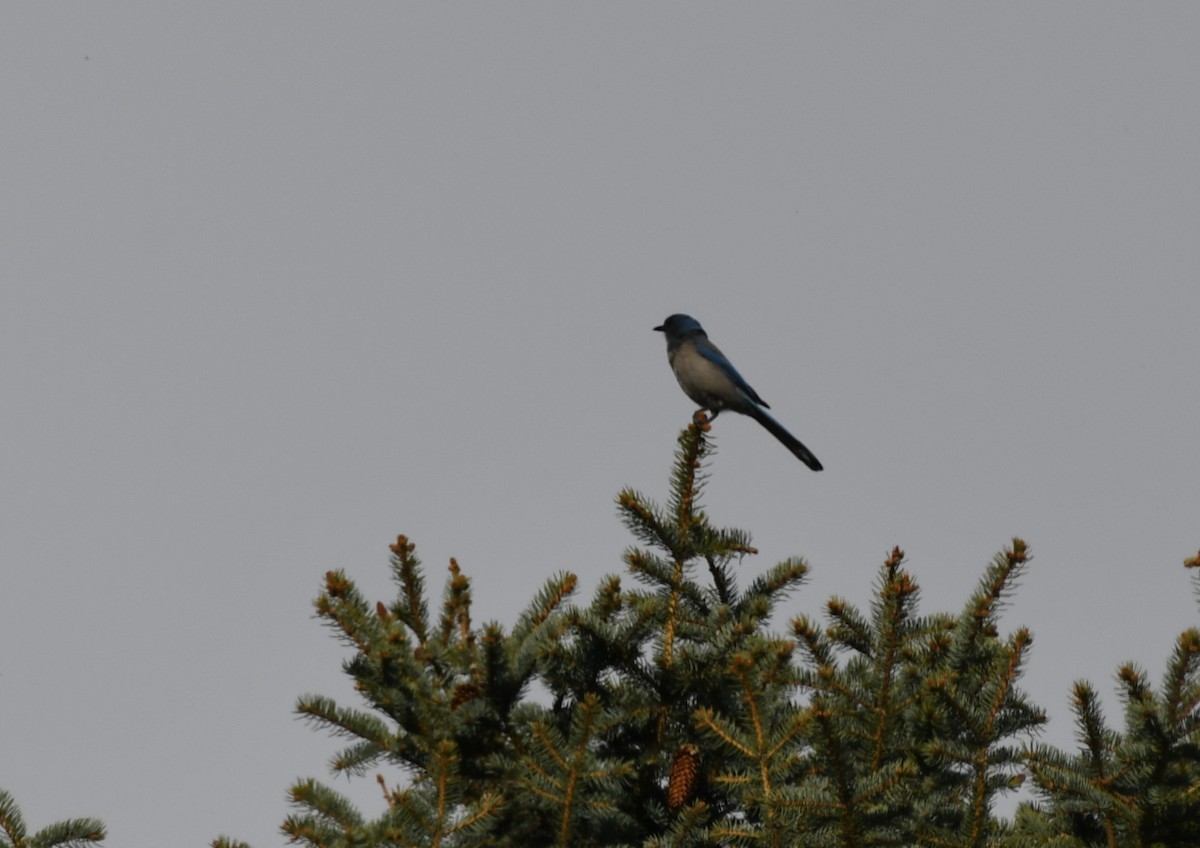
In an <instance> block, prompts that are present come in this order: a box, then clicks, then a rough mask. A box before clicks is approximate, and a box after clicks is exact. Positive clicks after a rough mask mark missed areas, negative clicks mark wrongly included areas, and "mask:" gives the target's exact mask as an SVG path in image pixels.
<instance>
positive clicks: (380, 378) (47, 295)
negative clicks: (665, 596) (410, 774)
mask: <svg viewBox="0 0 1200 848" xmlns="http://www.w3.org/2000/svg"><path fill="white" fill-rule="evenodd" d="M1198 40H1200V5H1198V4H1195V3H1160V4H1154V5H1153V6H1146V5H1141V4H1124V5H1114V4H1105V3H1088V4H1081V3H1004V4H990V5H986V6H985V5H984V4H949V3H943V4H932V3H919V4H912V3H908V4H886V5H884V4H873V5H869V6H868V5H860V4H849V3H827V4H782V3H780V4H753V5H748V4H722V5H713V4H703V3H701V4H686V5H684V4H613V3H608V4H590V5H582V4H549V3H547V4H534V5H531V4H512V3H509V4H486V5H485V4H393V3H363V4H351V5H347V4H332V3H331V4H314V3H304V2H298V3H245V2H217V0H208V2H205V3H191V4H183V3H128V2H111V3H52V4H51V3H26V4H20V5H14V6H10V7H9V8H7V9H6V11H5V24H4V27H3V28H2V29H0V96H2V98H3V101H2V109H0V138H2V140H3V141H2V145H3V146H2V149H3V156H2V157H0V198H2V199H0V216H2V218H0V232H3V240H2V246H0V271H2V274H3V282H2V284H0V393H2V394H0V397H2V399H3V424H2V429H0V450H2V454H0V462H2V467H0V498H2V501H0V522H2V524H0V533H2V536H0V543H2V548H0V552H2V556H3V563H2V567H3V589H2V594H0V787H3V788H5V789H7V790H8V791H10V792H12V793H13V794H14V795H15V797H16V799H17V801H18V803H19V804H20V805H21V806H22V808H23V810H24V811H25V813H26V817H27V818H28V820H29V822H30V824H32V825H35V826H42V825H44V824H47V823H49V822H51V821H55V820H58V819H60V818H65V817H68V816H80V815H95V816H99V817H101V818H102V819H104V821H105V822H106V823H107V824H108V826H109V828H110V834H111V837H110V840H109V841H110V843H111V844H113V845H120V846H129V848H152V846H161V845H169V844H176V845H186V844H192V845H198V844H203V843H204V842H206V841H207V840H209V839H211V838H212V837H213V836H215V835H217V834H218V833H228V834H232V835H235V836H238V837H240V838H244V839H247V840H250V841H252V842H253V843H255V844H256V845H258V846H260V848H265V846H269V845H279V844H282V842H283V839H282V837H280V836H279V835H278V834H277V827H278V825H279V823H280V821H281V820H282V818H283V816H284V815H285V814H286V812H287V808H286V805H285V802H284V792H285V789H286V787H287V786H288V784H289V783H290V782H291V781H292V780H293V779H294V778H296V777H297V776H316V777H319V778H321V779H324V780H328V779H329V778H328V773H327V770H326V763H327V760H328V757H329V756H330V755H331V754H332V753H333V752H334V751H335V750H337V747H338V744H337V743H336V742H335V741H333V740H329V739H327V738H325V737H323V736H321V735H318V734H316V733H313V732H312V731H311V730H309V729H308V728H306V727H305V726H304V725H302V724H300V723H298V722H296V721H295V720H293V719H292V717H291V712H290V711H291V708H292V705H293V703H294V701H295V699H296V697H297V696H298V695H299V694H301V693H304V692H317V693H323V694H329V695H333V696H335V697H338V698H339V699H341V700H343V701H345V702H347V703H354V698H353V695H352V693H351V692H350V688H349V686H348V684H347V683H346V682H345V680H344V679H343V677H342V675H341V673H340V670H339V663H340V661H341V659H342V658H343V657H344V656H345V652H344V651H343V649H342V648H341V647H340V646H339V645H338V644H337V643H335V642H334V640H333V639H332V638H330V635H329V634H328V633H327V632H326V631H324V630H323V629H322V628H320V627H319V626H318V625H317V624H316V623H315V622H314V621H313V619H312V618H311V605H310V602H311V599H312V598H313V597H314V596H315V594H316V593H317V591H318V590H319V588H320V583H321V575H322V574H323V573H324V571H326V570H327V569H329V568H336V567H344V568H346V569H348V570H349V571H350V573H351V574H352V575H353V576H354V577H355V579H357V580H359V581H360V582H361V584H362V585H363V587H364V589H365V590H366V591H367V593H368V595H369V596H371V597H377V598H383V597H389V596H390V588H389V583H388V572H387V567H386V562H387V545H388V544H389V543H390V542H391V541H392V540H393V539H394V537H395V535H396V534H397V533H400V532H403V533H407V534H408V535H410V536H411V537H412V538H413V539H414V540H415V541H416V543H417V544H418V550H419V552H420V554H421V555H422V558H423V559H424V561H425V563H426V565H427V566H428V567H429V568H430V570H431V575H430V583H431V586H432V587H433V588H434V591H435V593H440V589H441V582H442V579H443V575H444V573H445V572H444V568H445V563H446V560H447V558H448V557H449V556H456V557H458V559H459V562H460V563H461V564H462V566H463V568H464V569H465V570H466V571H467V573H468V574H469V575H470V576H471V577H472V578H473V579H474V581H475V584H474V585H475V587H476V597H477V599H478V604H477V609H476V616H475V617H476V620H484V619H489V618H495V619H499V620H501V621H504V622H506V623H511V621H512V620H513V617H514V616H515V614H516V612H517V610H519V609H520V608H522V607H523V606H524V605H525V603H526V601H527V600H528V598H529V597H530V596H531V595H532V593H533V592H534V591H535V590H536V588H537V587H538V586H540V585H541V583H542V582H543V581H544V579H545V578H546V577H547V576H549V575H551V574H553V573H555V572H557V571H559V570H562V569H569V570H572V571H575V572H576V573H578V574H579V575H580V576H581V578H582V588H581V597H582V598H588V597H590V595H591V593H592V591H593V590H594V587H595V585H596V583H597V582H598V580H599V578H600V577H601V576H602V575H603V574H605V573H609V572H613V571H621V570H622V567H621V563H620V561H619V557H620V554H621V551H622V549H623V548H624V547H625V546H626V545H627V544H630V543H631V542H632V540H631V539H630V538H629V537H628V535H627V534H626V533H625V531H624V530H623V529H622V527H621V526H620V525H619V523H618V521H617V519H616V517H615V511H614V508H613V503H612V499H613V497H614V495H615V494H616V493H617V491H618V490H619V489H620V488H621V487H622V486H626V485H630V486H634V487H636V488H638V489H640V490H642V491H645V492H647V493H648V494H651V495H652V496H654V497H657V498H662V497H664V496H665V494H666V491H667V474H668V471H669V469H670V463H671V459H672V450H673V448H674V439H675V436H676V434H677V432H678V430H679V428H681V427H682V426H684V425H685V424H686V423H687V421H688V417H689V416H690V414H691V411H692V406H691V404H690V402H689V401H688V400H687V399H686V398H685V397H684V395H683V394H682V393H681V392H680V391H679V389H678V387H677V386H676V384H675V381H674V379H673V378H672V377H671V374H670V372H669V370H668V368H667V364H666V358H665V355H664V351H663V344H662V339H661V337H660V336H659V335H657V334H655V333H653V332H651V328H652V327H653V326H655V325H656V324H658V323H659V322H661V320H662V319H663V318H664V317H665V316H666V315H667V314H669V313H671V312H677V311H684V312H689V313H691V314H692V315H694V316H696V317H697V318H698V319H699V320H700V321H701V322H702V323H703V324H704V325H705V327H706V328H707V329H708V331H709V333H710V334H711V336H712V337H713V339H714V340H716V341H717V343H718V344H720V345H721V346H722V348H723V349H724V350H725V352H726V353H727V354H729V355H730V357H731V358H732V359H733V361H734V362H735V363H736V364H737V365H738V367H739V368H740V369H741V371H742V372H743V373H744V374H745V375H746V376H747V378H748V379H749V380H750V382H751V383H752V384H753V385H754V387H755V388H756V389H758V391H759V392H760V393H761V394H762V395H763V396H764V397H765V398H766V399H767V400H768V401H770V403H771V405H772V407H773V408H774V410H775V411H776V412H777V413H778V416H779V418H780V419H781V420H782V421H783V422H784V423H785V424H786V425H787V426H788V427H789V428H791V429H792V430H794V431H795V432H796V433H797V435H799V436H800V437H801V438H802V439H803V440H804V441H805V442H806V443H807V444H808V446H809V447H811V448H812V450H813V451H814V452H815V453H816V455H817V456H818V457H820V458H821V460H822V462H824V464H825V467H826V470H825V471H824V472H823V473H821V474H813V473H811V472H809V471H808V470H807V469H805V468H804V467H803V466H801V465H800V464H799V463H798V462H796V461H795V460H794V459H793V458H792V457H791V456H790V455H789V454H788V453H787V452H786V451H785V450H784V449H783V448H782V447H781V446H780V445H778V444H777V443H776V442H775V441H774V440H773V439H772V438H770V436H769V435H767V434H766V433H765V432H764V431H762V430H761V429H760V428H759V427H758V426H757V425H756V424H755V423H754V422H753V421H750V420H748V419H744V418H739V417H737V416H732V415H731V416H729V417H728V418H726V417H722V418H721V420H719V421H718V422H717V424H716V426H715V434H716V438H717V442H718V445H719V449H720V450H719V454H718V455H717V456H716V458H715V460H714V462H713V465H712V480H711V483H710V486H709V488H708V490H707V500H706V504H707V506H708V508H709V510H710V512H711V514H712V516H713V517H714V519H715V520H716V521H717V522H718V523H721V524H725V525H731V526H739V527H743V528H745V529H748V530H749V531H751V532H752V533H753V534H754V539H755V542H756V544H757V545H758V546H759V548H760V549H761V551H762V553H761V556H760V557H759V558H757V559H756V560H751V561H747V562H745V563H744V564H743V566H742V568H743V569H745V570H746V572H747V573H752V572H753V571H754V570H757V569H761V568H762V567H764V566H766V565H768V564H771V563H774V562H776V561H777V560H779V559H782V558H784V557H786V556H790V555H802V556H805V557H807V558H808V559H809V561H810V563H811V565H812V567H813V570H814V572H813V577H812V580H811V583H810V585H809V586H808V588H807V590H806V591H804V592H802V593H800V594H799V595H798V596H796V597H795V598H794V599H793V600H792V602H791V604H790V607H789V609H788V611H787V612H788V615H791V614H795V613H798V612H801V611H807V612H814V613H815V612H818V611H819V609H820V607H821V604H822V603H823V601H824V600H825V599H826V598H828V596H829V595H831V594H835V593H836V594H840V595H844V596H846V597H848V598H850V599H851V600H853V601H855V602H858V603H866V602H867V601H868V600H869V592H870V587H871V584H872V582H873V580H874V577H875V574H876V571H877V568H878V566H879V564H880V562H881V561H882V560H883V557H884V555H885V553H886V552H887V551H888V550H889V549H890V547H891V546H892V545H896V544H898V545H900V546H902V547H903V548H904V549H905V550H906V551H907V553H908V557H909V562H910V566H911V568H912V569H913V571H914V572H915V573H916V575H917V577H918V579H919V580H920V581H921V582H922V584H923V585H924V587H925V594H924V609H925V610H926V611H934V610H938V609H952V610H957V609H959V608H960V606H961V605H962V603H963V602H964V601H965V599H966V597H967V595H968V593H969V592H970V591H971V589H972V588H973V587H974V585H975V582H976V581H977V579H978V577H979V574H980V572H981V570H982V568H983V566H984V565H985V564H986V563H987V561H988V560H989V559H990V558H991V557H992V555H993V554H994V553H995V552H996V551H997V550H999V549H1000V548H1001V547H1002V546H1004V545H1005V544H1006V543H1007V542H1008V540H1009V539H1010V538H1011V537H1012V536H1013V535H1021V536H1023V537H1024V538H1026V539H1027V540H1028V541H1029V542H1030V544H1031V546H1032V549H1033V552H1034V554H1035V560H1034V562H1033V565H1032V570H1031V572H1030V574H1029V576H1028V578H1027V580H1026V581H1025V585H1024V586H1023V589H1022V592H1021V594H1020V595H1019V596H1018V598H1017V600H1016V602H1015V604H1014V605H1013V607H1012V608H1011V609H1010V610H1009V611H1008V613H1007V614H1006V619H1005V620H1006V623H1007V624H1008V625H1010V629H1011V628H1015V627H1016V626H1018V625H1021V624H1026V625H1029V626H1030V627H1032V629H1033V631H1034V634H1035V646H1034V652H1033V656H1032V662H1031V665H1030V669H1029V673H1028V675H1027V677H1026V679H1025V683H1026V685H1027V687H1028V688H1029V689H1030V690H1031V691H1032V692H1033V694H1034V696H1035V698H1036V700H1037V701H1038V702H1039V703H1041V704H1042V705H1043V706H1045V707H1046V708H1047V709H1048V710H1049V711H1050V713H1051V716H1052V719H1053V724H1052V726H1051V728H1050V731H1049V732H1048V734H1047V738H1048V739H1050V740H1051V741H1054V742H1057V743H1058V744H1060V745H1069V744H1071V739H1072V732H1073V728H1072V726H1071V724H1070V721H1069V716H1068V713H1067V711H1066V703H1067V695H1068V686H1069V683H1070V681H1071V680H1072V679H1074V678H1077V677H1088V678H1090V679H1092V680H1093V681H1094V682H1095V683H1096V684H1097V685H1098V686H1100V687H1101V688H1102V689H1103V690H1104V691H1105V692H1106V693H1110V692H1111V691H1112V685H1111V681H1112V674H1113V671H1114V670H1115V668H1116V666H1117V664H1118V663H1119V662H1121V661H1123V660H1127V659H1134V660H1137V661H1139V662H1140V663H1142V664H1143V665H1144V666H1146V667H1147V668H1148V669H1149V670H1150V671H1151V672H1152V673H1153V674H1154V675H1155V679H1156V680H1157V678H1158V675H1159V673H1160V672H1161V669H1162V667H1163V664H1164V661H1165V659H1166V656H1167V654H1168V652H1169V650H1170V648H1171V645H1172V642H1173V640H1174V638H1175V636H1176V635H1177V634H1178V632H1179V631H1180V630H1182V629H1184V628H1185V627H1187V626H1189V625H1193V624H1195V623H1196V622H1197V609H1196V604H1195V599H1194V598H1193V597H1192V593H1191V588H1190V584H1189V581H1188V577H1187V575H1186V573H1185V571H1184V570H1183V568H1182V567H1181V562H1182V560H1183V559H1184V558H1185V557H1186V556H1188V555H1191V554H1194V553H1195V552H1196V550H1197V548H1198V547H1200V448H1198V440H1197V430H1198V426H1200V425H1198V422H1200V390H1198V389H1200V387H1198V385H1197V383H1198V379H1197V371H1198V369H1197V359H1198V355H1197V344H1196V339H1197V326H1198V323H1197V322H1198V320H1200V155H1198V151H1200V147H1198V140H1200V97H1198V96H1197V80H1200V51H1198V50H1197V49H1196V44H1197V42H1198ZM780 626H781V627H782V626H783V622H782V621H781V623H780ZM1108 703H1109V704H1110V706H1113V707H1115V700H1114V699H1112V698H1110V699H1109V702H1108ZM1112 717H1113V718H1114V719H1118V720H1119V716H1116V715H1113V716H1112ZM389 778H390V779H398V778H399V775H396V774H392V775H389ZM363 783H364V784H365V788H363V787H358V788H356V789H354V790H353V791H354V792H355V793H356V797H359V798H361V799H362V800H363V802H364V804H365V805H366V806H367V809H368V810H370V811H372V812H373V811H375V810H376V809H377V808H378V806H379V798H378V789H377V787H375V786H374V784H373V782H371V781H364V782H363ZM338 785H340V786H341V787H342V788H343V789H345V788H346V784H345V783H344V782H343V781H339V782H338ZM355 786H357V784H356V785H355Z"/></svg>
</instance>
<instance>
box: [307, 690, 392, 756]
mask: <svg viewBox="0 0 1200 848" xmlns="http://www.w3.org/2000/svg"><path fill="white" fill-rule="evenodd" d="M296 712H297V713H298V714H299V715H300V716H301V717H302V718H304V719H305V720H306V721H310V722H312V723H313V724H315V725H316V726H317V727H320V728H321V729H323V730H326V731H328V732H330V733H332V734H333V735H334V736H344V737H351V738H354V739H360V740H362V741H364V742H367V743H369V744H372V745H375V746H377V747H379V748H386V747H387V740H388V737H389V733H388V728H387V725H385V724H384V723H383V722H382V721H380V720H379V719H378V718H376V717H375V716H373V715H371V714H370V713H364V712H362V711H360V710H356V709H352V708H349V707H339V706H338V705H337V702H336V701H334V700H333V699H332V698H326V697H324V696H322V695H302V696H301V697H300V699H299V700H298V701H297V702H296Z"/></svg>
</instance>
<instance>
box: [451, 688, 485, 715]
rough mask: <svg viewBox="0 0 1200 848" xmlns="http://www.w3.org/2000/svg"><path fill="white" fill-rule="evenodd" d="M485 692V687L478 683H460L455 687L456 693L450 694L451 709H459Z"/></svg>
mask: <svg viewBox="0 0 1200 848" xmlns="http://www.w3.org/2000/svg"><path fill="white" fill-rule="evenodd" d="M482 694H483V689H482V687H480V686H479V685H478V684H475V683H471V682H469V681H468V682H466V683H460V684H458V686H456V687H455V688H454V694H453V695H451V696H450V709H452V710H457V709H458V708H459V707H461V706H462V705H463V704H465V703H466V702H467V701H473V700H475V699H476V698H478V697H479V696H480V695H482Z"/></svg>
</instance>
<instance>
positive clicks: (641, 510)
mask: <svg viewBox="0 0 1200 848" xmlns="http://www.w3.org/2000/svg"><path fill="white" fill-rule="evenodd" d="M617 514H618V515H619V516H620V517H621V523H622V524H624V525H625V527H626V529H628V530H629V532H631V533H632V534H633V535H634V536H635V537H637V538H638V539H640V540H641V541H642V542H643V543H644V544H647V545H651V546H654V547H661V548H664V549H666V550H669V551H675V550H678V549H679V548H680V547H681V545H682V544H683V542H684V540H685V539H686V536H680V535H679V534H678V533H677V532H676V530H675V528H673V527H672V526H671V524H670V522H669V519H668V518H667V517H666V516H665V515H664V514H662V513H661V512H660V511H659V510H657V509H655V508H654V507H653V506H651V505H650V503H649V502H648V501H647V500H646V498H644V497H643V496H642V495H640V494H639V493H637V492H635V491H634V490H633V489H622V490H621V491H620V493H618V494H617Z"/></svg>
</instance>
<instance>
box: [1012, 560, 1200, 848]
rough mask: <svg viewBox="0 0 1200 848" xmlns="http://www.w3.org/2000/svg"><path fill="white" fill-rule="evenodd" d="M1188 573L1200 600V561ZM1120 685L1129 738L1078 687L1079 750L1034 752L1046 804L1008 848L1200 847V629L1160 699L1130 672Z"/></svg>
mask: <svg viewBox="0 0 1200 848" xmlns="http://www.w3.org/2000/svg"><path fill="white" fill-rule="evenodd" d="M1184 564H1185V566H1186V567H1187V568H1189V569H1191V570H1192V582H1193V586H1194V588H1195V591H1196V596H1197V599H1198V600H1200V554H1198V555H1197V556H1196V557H1195V558H1193V559H1190V560H1188V561H1187V562H1185V563H1184ZM1117 681H1118V685H1119V687H1120V688H1119V690H1118V691H1119V693H1120V696H1121V702H1122V704H1123V706H1124V711H1125V729H1124V732H1121V731H1118V730H1115V729H1113V728H1112V727H1110V726H1109V725H1108V723H1107V721H1106V720H1105V718H1104V714H1103V711H1102V710H1101V708H1100V704H1099V698H1098V696H1097V693H1096V690H1095V689H1094V688H1093V686H1092V685H1091V684H1090V683H1088V682H1087V681H1083V680H1080V681H1077V682H1076V683H1075V685H1074V687H1073V688H1072V697H1071V708H1072V711H1073V712H1074V714H1075V724H1076V728H1077V732H1076V737H1077V739H1078V740H1079V750H1078V751H1077V752H1076V753H1074V754H1068V753H1064V752H1062V751H1060V750H1058V749H1056V748H1054V747H1052V746H1050V745H1038V746H1036V747H1034V748H1033V749H1032V750H1031V751H1030V753H1029V757H1028V764H1029V770H1030V772H1031V773H1032V775H1033V782H1034V787H1035V788H1036V790H1037V792H1038V795H1039V796H1040V799H1041V802H1042V803H1040V804H1036V805H1025V806H1024V807H1023V808H1022V809H1021V810H1020V811H1019V812H1018V815H1017V818H1016V823H1015V827H1014V832H1013V839H1012V840H1011V841H1010V843H1009V845H1011V846H1012V848H1024V846H1034V845H1045V844H1055V845H1064V846H1079V847H1080V848H1083V846H1088V847H1089V848H1090V846H1105V848H1125V846H1129V848H1148V846H1191V845H1200V629H1197V628H1195V627H1191V628H1188V629H1187V630H1184V631H1183V632H1182V633H1180V634H1179V637H1178V639H1176V642H1175V648H1174V650H1173V652H1172V654H1171V657H1170V659H1169V660H1168V662H1167V668H1166V672H1165V674H1164V675H1163V682H1162V685H1161V687H1160V689H1159V691H1158V692H1155V691H1154V690H1153V689H1152V688H1151V686H1150V684H1149V680H1148V678H1147V675H1146V673H1145V672H1144V671H1143V670H1141V669H1140V668H1138V667H1137V666H1136V665H1134V664H1133V663H1125V664H1124V665H1122V666H1121V667H1120V668H1119V669H1118V670H1117ZM1049 840H1054V841H1053V843H1051V842H1050V841H1049Z"/></svg>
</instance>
